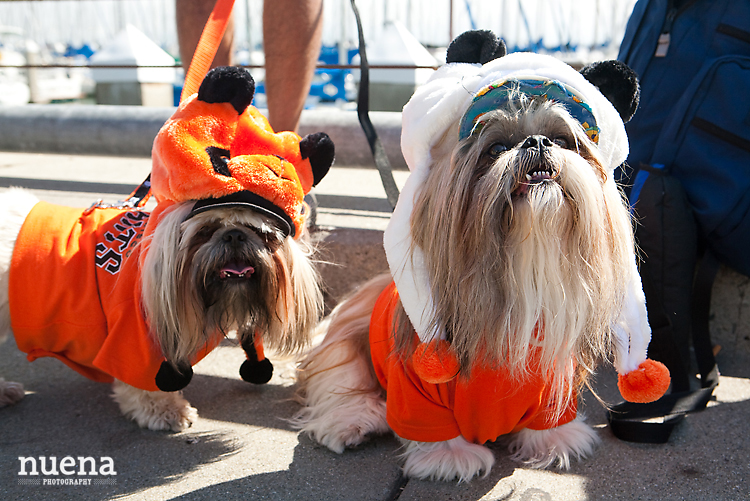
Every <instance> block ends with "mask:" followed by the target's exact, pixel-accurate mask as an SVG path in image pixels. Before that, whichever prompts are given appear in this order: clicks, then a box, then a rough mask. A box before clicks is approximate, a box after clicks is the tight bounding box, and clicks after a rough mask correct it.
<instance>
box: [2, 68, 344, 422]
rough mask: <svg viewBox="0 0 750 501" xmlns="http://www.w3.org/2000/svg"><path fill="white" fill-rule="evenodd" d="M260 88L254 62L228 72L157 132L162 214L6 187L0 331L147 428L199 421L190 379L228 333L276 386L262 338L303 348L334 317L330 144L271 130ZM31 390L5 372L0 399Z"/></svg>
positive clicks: (215, 76)
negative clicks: (318, 253) (108, 393)
mask: <svg viewBox="0 0 750 501" xmlns="http://www.w3.org/2000/svg"><path fill="white" fill-rule="evenodd" d="M253 93H254V82H253V80H252V77H251V76H250V74H249V73H248V72H247V71H245V70H242V69H239V68H219V69H216V70H212V71H211V72H210V73H209V74H208V75H207V76H206V78H205V79H204V81H203V84H202V85H201V87H200V90H199V92H198V93H197V95H193V96H191V97H189V98H188V99H186V100H185V101H183V103H182V104H181V105H180V107H179V108H178V110H177V111H176V112H175V114H174V115H173V116H172V118H170V120H168V121H167V123H166V124H165V125H164V127H163V128H162V129H161V131H160V132H159V134H158V135H157V138H156V140H155V142H154V149H153V165H154V167H153V172H152V176H151V188H152V190H153V193H154V195H155V196H156V198H157V201H158V204H157V206H156V208H155V209H154V211H153V212H151V213H149V212H147V211H145V210H142V209H141V208H140V207H133V206H130V207H125V206H123V207H105V206H101V205H95V206H93V207H91V208H90V209H87V210H81V209H73V208H69V207H60V206H55V205H52V204H48V203H46V202H39V201H38V200H37V199H36V198H35V197H34V196H33V195H31V194H30V193H28V192H25V191H23V190H17V189H16V190H10V191H8V192H6V193H4V194H2V195H0V336H2V338H5V337H6V336H7V334H8V333H10V332H11V331H12V333H13V335H14V336H15V339H16V343H17V345H18V347H19V349H21V350H22V351H23V352H25V353H27V354H28V358H29V360H34V359H36V358H39V357H45V356H51V357H55V358H58V359H59V360H61V361H63V362H64V363H65V364H66V365H68V366H69V367H71V368H73V369H74V370H76V371H78V372H79V373H81V374H83V375H84V376H87V377H89V378H91V379H93V380H96V381H102V382H113V383H114V394H113V396H114V399H115V400H116V402H117V403H118V404H119V406H120V409H121V411H122V413H123V414H124V415H125V416H127V417H128V418H131V419H133V420H135V421H136V422H137V423H138V424H139V425H140V426H142V427H146V428H149V429H152V430H174V431H179V430H182V429H184V428H186V427H188V426H190V424H191V423H192V422H193V421H194V420H195V419H196V418H197V413H196V411H195V409H194V408H192V407H191V406H190V405H189V403H188V402H187V401H186V400H185V399H184V398H183V397H182V395H181V393H180V391H179V390H181V389H182V388H184V387H185V386H186V385H187V384H188V383H189V382H190V379H191V377H192V374H193V371H192V365H193V364H195V363H196V362H198V361H199V360H200V359H202V358H203V357H204V356H205V355H206V354H207V353H208V352H210V351H211V350H212V349H213V348H215V347H216V346H217V345H218V343H219V342H220V341H221V340H222V339H223V338H224V336H225V335H226V334H227V333H229V332H230V331H236V334H237V338H238V340H239V343H240V344H241V346H242V347H243V349H244V350H245V352H246V354H247V360H246V361H245V362H244V363H243V364H242V367H241V368H240V375H241V376H242V378H243V379H244V380H246V381H249V382H253V383H257V384H260V383H265V382H267V381H268V380H269V379H270V378H271V374H272V370H273V366H272V364H271V363H270V361H269V360H268V359H266V358H265V357H264V354H263V343H265V345H266V346H271V347H273V348H275V349H277V350H279V351H280V352H282V353H291V352H294V351H296V350H298V349H300V348H301V347H303V346H304V345H305V344H306V342H307V341H308V339H309V335H310V333H311V331H312V328H313V327H314V326H315V324H316V323H317V321H318V320H319V318H320V314H321V312H322V294H321V292H320V288H319V277H318V274H317V272H316V270H315V268H314V266H313V264H312V261H311V259H310V253H311V247H310V245H309V238H308V234H307V230H306V228H305V221H306V216H307V214H306V212H307V208H306V207H305V204H304V201H303V196H304V194H305V193H307V192H309V190H310V188H311V187H312V186H313V185H314V184H316V183H317V182H318V181H320V179H321V178H322V177H323V176H324V175H325V174H326V172H327V171H328V168H329V167H330V165H331V163H332V161H333V143H332V142H331V141H330V139H329V138H328V136H326V135H325V134H312V135H310V136H307V137H305V138H300V137H299V136H297V135H296V134H294V133H291V132H283V133H279V134H276V133H274V132H273V130H272V129H271V127H270V126H269V125H268V122H267V121H266V120H265V118H264V117H262V115H260V113H259V112H258V111H257V110H256V109H255V108H254V107H252V106H250V102H251V100H252V97H253ZM131 205H132V204H131ZM23 396H24V391H23V388H22V386H21V385H20V384H19V383H11V382H0V406H3V405H8V404H13V403H15V402H17V401H19V400H20V399H21V398H22V397H23Z"/></svg>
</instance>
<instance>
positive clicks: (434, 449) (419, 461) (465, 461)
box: [401, 436, 495, 484]
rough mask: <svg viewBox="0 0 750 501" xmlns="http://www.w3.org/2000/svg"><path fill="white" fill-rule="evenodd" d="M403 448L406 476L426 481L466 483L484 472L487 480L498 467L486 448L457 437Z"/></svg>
mask: <svg viewBox="0 0 750 501" xmlns="http://www.w3.org/2000/svg"><path fill="white" fill-rule="evenodd" d="M401 442H402V443H403V444H404V448H405V451H404V453H403V454H402V456H403V457H404V459H405V461H404V475H406V476H407V477H414V478H420V479H423V480H458V483H459V484H460V483H461V482H467V481H469V480H471V479H472V478H473V477H475V476H477V475H479V474H480V473H482V472H484V475H483V476H485V477H486V476H487V475H488V474H489V472H490V469H492V465H493V464H495V456H494V455H493V454H492V451H491V450H489V449H488V448H487V447H485V446H483V445H479V444H473V443H471V442H468V441H467V440H466V439H465V438H463V437H461V436H458V437H456V438H453V439H451V440H446V441H444V442H414V441H411V440H403V439H402V440H401Z"/></svg>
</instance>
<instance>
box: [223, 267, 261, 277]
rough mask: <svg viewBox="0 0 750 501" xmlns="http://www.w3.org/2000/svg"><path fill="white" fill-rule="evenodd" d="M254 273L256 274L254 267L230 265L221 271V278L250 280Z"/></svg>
mask: <svg viewBox="0 0 750 501" xmlns="http://www.w3.org/2000/svg"><path fill="white" fill-rule="evenodd" d="M253 273H255V268H253V267H252V266H247V265H241V264H237V263H229V264H228V265H226V266H225V267H223V268H222V269H221V271H220V272H219V276H220V277H221V278H249V277H250V275H252V274H253Z"/></svg>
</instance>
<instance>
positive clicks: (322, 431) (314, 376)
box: [292, 275, 391, 452]
mask: <svg viewBox="0 0 750 501" xmlns="http://www.w3.org/2000/svg"><path fill="white" fill-rule="evenodd" d="M390 280H391V277H390V275H382V276H379V277H376V278H374V279H372V280H370V281H369V282H367V283H366V284H364V285H363V286H362V287H360V288H359V289H358V290H357V291H356V292H355V293H354V294H353V295H352V296H351V297H349V298H348V299H346V300H345V301H343V302H341V303H340V304H339V305H338V306H337V307H336V308H335V309H334V310H333V312H331V315H330V316H329V317H328V318H326V319H325V320H324V321H323V322H322V323H321V324H320V325H319V326H318V329H317V334H318V337H320V336H322V335H323V334H325V338H324V339H323V340H322V342H321V343H320V344H319V345H318V346H317V347H315V348H314V349H313V350H312V351H311V352H310V353H308V354H307V355H306V356H305V357H304V358H303V360H302V361H301V363H300V365H299V368H298V380H299V383H300V386H299V391H298V392H297V400H298V401H299V402H300V403H301V404H302V405H303V406H304V407H303V409H301V410H300V411H299V412H298V413H297V415H296V416H295V417H294V418H293V420H292V424H293V425H294V426H295V427H296V428H298V429H300V430H302V431H304V432H307V433H309V434H310V435H311V436H312V437H313V438H315V439H316V440H317V441H318V442H320V443H322V444H323V445H326V446H327V447H329V448H330V449H331V450H334V451H336V452H342V451H343V450H344V448H345V447H347V446H352V445H356V444H358V443H360V442H361V441H362V440H363V439H364V437H365V435H367V434H368V433H384V432H386V431H388V426H387V424H386V422H385V400H384V399H383V395H382V390H381V389H380V386H379V384H378V380H377V377H376V376H375V372H374V370H373V367H372V362H371V360H370V345H369V328H370V316H371V315H372V310H373V308H374V306H375V302H376V301H377V298H378V296H379V295H380V293H381V292H382V291H383V290H384V289H385V287H386V286H387V285H388V283H390Z"/></svg>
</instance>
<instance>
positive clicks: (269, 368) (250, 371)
mask: <svg viewBox="0 0 750 501" xmlns="http://www.w3.org/2000/svg"><path fill="white" fill-rule="evenodd" d="M271 376H273V364H272V363H271V361H270V360H268V359H267V358H264V359H263V360H261V361H260V362H256V361H254V360H253V361H251V360H250V359H247V360H245V361H244V362H242V365H241V366H240V377H242V379H243V380H244V381H247V382H248V383H253V384H266V383H267V382H269V381H270V380H271Z"/></svg>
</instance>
